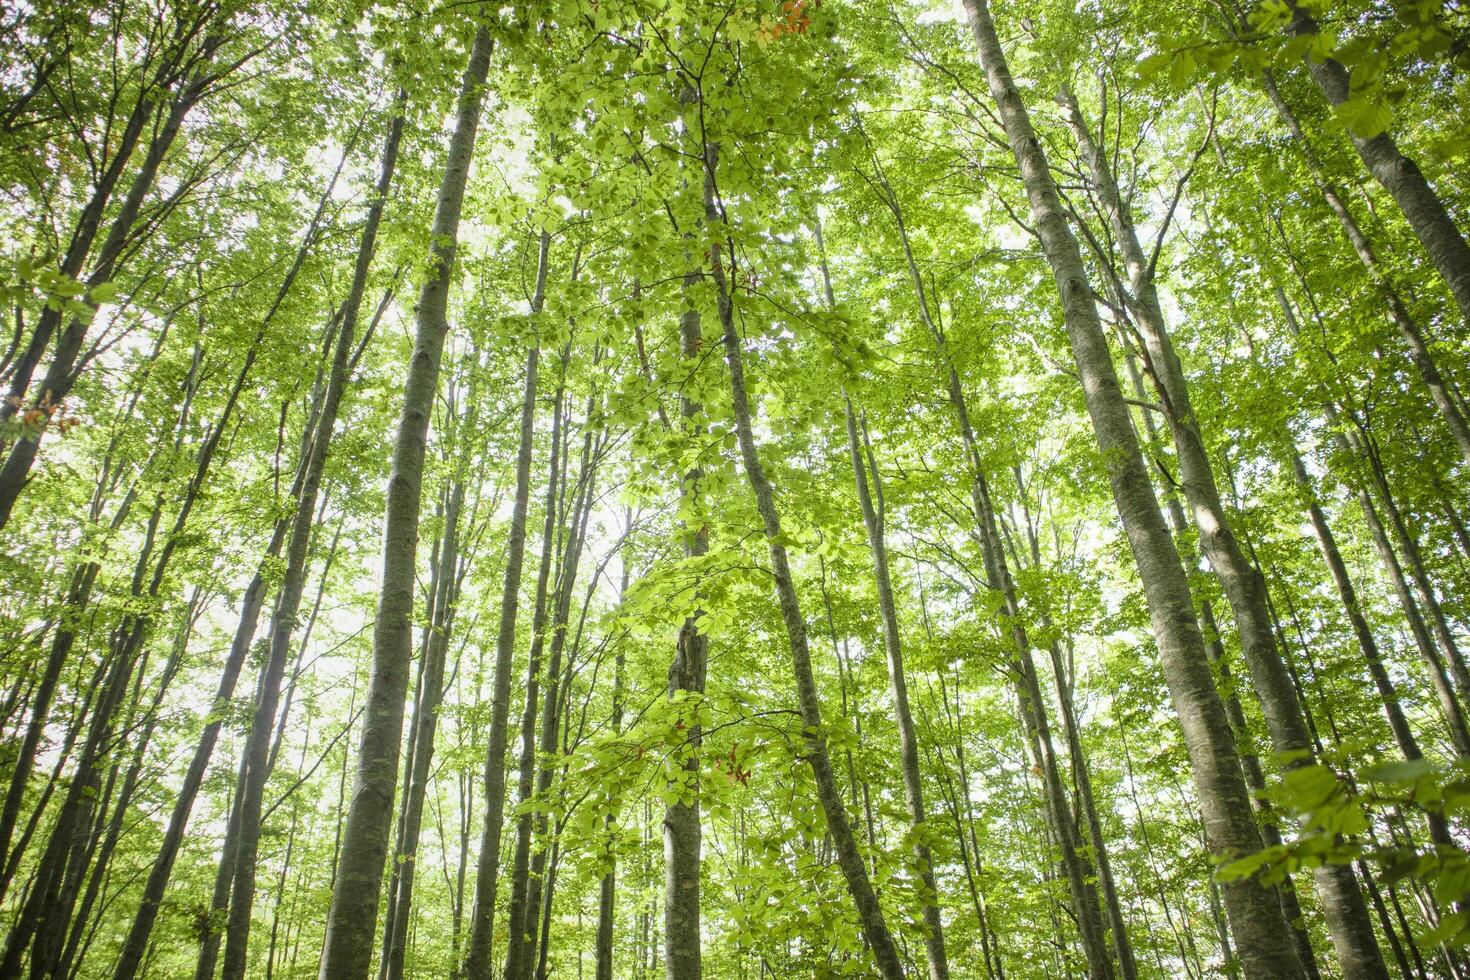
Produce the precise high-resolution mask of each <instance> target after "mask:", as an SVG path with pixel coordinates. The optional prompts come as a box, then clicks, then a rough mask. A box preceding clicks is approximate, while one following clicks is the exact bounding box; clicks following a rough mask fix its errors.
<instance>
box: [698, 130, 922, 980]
mask: <svg viewBox="0 0 1470 980" xmlns="http://www.w3.org/2000/svg"><path fill="white" fill-rule="evenodd" d="M716 152H717V144H709V145H707V146H706V151H705V199H706V208H707V213H708V212H713V213H715V214H716V215H719V210H718V204H717V195H716V190H715V188H716V182H715V154H716ZM719 217H720V223H721V224H723V215H719ZM711 224H712V225H713V222H711ZM723 249H724V245H723V244H722V243H715V244H714V245H713V246H712V247H711V249H710V265H711V275H712V278H713V280H714V286H715V302H716V306H717V308H718V310H719V315H720V325H721V327H722V328H723V337H724V347H725V363H726V365H727V366H728V367H729V369H730V396H731V400H732V403H733V410H734V414H735V429H736V437H737V440H738V442H739V445H740V456H741V460H742V462H743V463H744V466H745V475H746V478H747V480H748V481H749V483H750V487H751V491H752V492H753V493H754V494H755V498H756V507H757V509H758V510H759V512H760V515H761V526H762V528H763V530H764V531H765V537H766V544H767V546H768V548H769V550H770V555H771V574H772V577H773V578H774V579H775V583H776V595H777V599H778V602H779V604H780V607H781V619H782V621H783V622H784V623H785V626H786V637H787V640H788V641H789V643H790V646H791V663H792V670H793V672H794V673H795V675H796V696H797V702H798V704H799V706H800V711H801V717H802V722H803V724H804V725H805V727H806V732H805V739H806V753H805V754H806V760H807V763H808V765H810V766H811V770H812V777H813V780H814V781H815V782H816V788H817V800H818V802H819V803H820V804H821V807H822V813H823V815H824V816H825V817H826V820H827V832H828V834H830V835H831V837H832V843H833V845H834V847H835V849H836V852H837V864H838V867H839V868H840V869H841V870H842V875H843V878H844V879H845V880H846V882H847V889H848V892H849V894H851V896H852V899H853V904H854V905H855V906H856V908H857V913H858V919H859V922H860V923H861V926H862V931H863V935H864V937H865V938H866V939H867V942H868V946H869V948H870V949H871V951H872V954H873V959H874V961H875V962H876V965H877V967H878V971H879V973H880V974H881V975H882V976H883V977H884V980H901V978H902V977H903V976H904V970H903V962H902V961H901V960H900V959H899V954H898V947H897V946H896V945H895V943H894V941H893V935H892V933H890V932H889V931H888V923H887V922H886V921H885V919H884V917H883V910H882V908H881V907H880V906H879V905H878V895H877V893H876V892H875V891H874V890H873V884H872V882H871V881H870V880H869V878H868V870H867V867H866V866H865V865H864V864H863V858H862V854H861V853H860V852H859V851H858V848H857V840H856V838H855V837H854V836H853V832H852V825H851V823H850V822H849V820H848V815H847V807H846V805H845V804H844V803H843V802H842V792H841V790H839V789H838V787H837V779H836V777H835V776H834V774H833V772H832V760H831V756H830V755H829V754H828V751H827V738H826V735H825V732H824V727H823V723H822V707H821V700H820V698H819V697H818V695H817V682H816V678H815V677H814V676H813V674H812V663H811V650H810V647H809V646H808V643H807V635H806V620H805V619H803V618H802V613H801V602H800V600H799V598H798V597H797V594H796V583H795V581H794V580H793V579H792V577H791V565H790V562H789V561H788V559H787V555H786V546H785V545H784V544H783V543H782V540H783V539H782V535H781V516H780V513H779V512H778V511H777V510H776V502H775V496H774V493H773V491H772V488H771V481H770V478H769V477H767V476H766V471H765V467H763V466H762V465H761V460H760V453H759V450H758V449H757V448H756V443H755V434H754V432H753V429H752V426H751V411H750V398H749V396H748V394H747V393H746V387H745V365H744V359H743V357H742V354H741V350H740V337H739V335H738V334H737V333H736V330H735V313H734V308H733V305H732V300H731V296H730V284H729V282H728V281H727V279H726V275H725V268H724V264H723V259H722V255H721V253H722V251H723Z"/></svg>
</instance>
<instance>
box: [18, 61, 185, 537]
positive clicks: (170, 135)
mask: <svg viewBox="0 0 1470 980" xmlns="http://www.w3.org/2000/svg"><path fill="white" fill-rule="evenodd" d="M207 87H208V78H207V76H205V75H203V74H202V73H201V74H197V75H195V76H194V77H192V78H191V79H190V80H189V81H188V82H186V83H185V85H184V87H183V90H182V91H181V92H180V93H179V94H178V95H177V96H175V97H174V100H173V102H172V103H170V105H169V110H168V112H167V113H166V114H165V116H164V119H163V120H162V122H161V125H160V126H159V130H158V133H157V135H156V136H154V138H153V141H152V142H151V143H150V144H149V147H148V152H147V154H146V155H145V157H144V160H143V163H142V165H141V166H140V167H139V169H138V172H137V173H136V174H134V175H133V180H132V183H131V185H130V186H129V187H128V192H127V194H126V195H124V197H123V201H122V205H121V206H120V207H119V208H118V213H117V215H116V216H115V217H114V218H113V219H112V224H111V225H110V226H109V227H108V230H107V237H106V239H105V240H104V241H103V243H102V248H101V251H100V252H99V253H98V259H97V263H96V265H95V266H94V267H93V269H92V271H91V273H89V274H88V276H87V280H86V285H87V290H88V297H89V298H88V299H86V300H85V308H86V312H85V313H84V314H82V315H78V316H73V317H72V318H71V319H70V320H69V321H68V322H67V326H66V329H65V330H63V331H62V332H61V335H60V336H59V337H58V338H57V339H56V350H55V352H54V353H53V354H52V355H51V363H50V364H48V365H47V366H46V373H45V374H44V375H43V376H42V378H41V383H40V389H39V390H40V397H39V398H37V399H36V405H38V406H41V407H43V408H44V409H45V410H46V411H47V417H49V415H50V413H51V412H54V411H55V410H56V409H57V408H58V407H59V406H60V404H61V402H62V401H63V400H64V399H65V398H66V397H67V395H69V394H71V389H72V386H73V385H74V384H76V381H77V375H78V371H79V369H78V367H77V358H78V357H80V356H81V353H82V345H83V343H84V342H85V340H86V337H87V332H88V329H89V328H90V326H91V323H92V317H93V316H94V315H95V314H96V312H97V305H98V304H96V303H95V302H93V301H92V300H91V299H90V294H91V290H93V289H96V288H97V287H98V286H101V285H102V284H103V283H107V282H111V281H112V277H113V276H114V275H115V274H116V273H117V268H118V263H119V262H120V261H121V259H122V257H123V253H124V251H125V250H126V248H127V246H128V245H129V244H130V243H131V241H132V238H133V231H134V225H135V224H136V222H137V220H138V215H139V212H141V211H142V209H143V202H144V201H145V200H146V199H147V197H148V194H149V193H150V192H151V191H152V189H153V185H154V183H155V182H156V181H157V179H158V172H159V170H160V169H161V168H162V166H163V160H164V157H165V156H167V154H168V151H169V149H170V147H171V146H172V145H173V142H174V139H175V138H176V137H177V136H178V134H179V130H180V129H181V128H182V126H183V124H184V117H185V116H187V115H188V113H189V110H190V109H192V108H193V107H194V105H195V104H196V103H197V102H198V101H199V100H200V99H201V98H202V97H203V96H204V92H205V90H206V88H207ZM50 315H52V314H48V316H50ZM45 322H46V317H43V318H42V323H41V324H38V328H39V327H42V326H44V324H45ZM45 431H46V430H45V426H44V425H43V426H42V427H41V428H39V429H38V430H37V431H35V432H32V433H30V434H28V435H26V436H25V437H23V438H20V439H17V440H16V441H15V443H14V444H13V445H11V447H10V452H9V453H8V454H6V456H5V461H4V463H0V528H3V527H4V526H5V524H6V523H7V522H8V521H9V520H10V514H11V511H12V510H13V509H14V508H15V503H16V501H17V500H18V499H19V498H20V495H21V493H22V492H23V491H24V490H25V488H26V486H27V484H28V483H29V482H30V472H31V467H32V465H34V464H35V462H36V454H37V452H38V451H39V450H40V447H41V438H42V436H43V435H44V433H45Z"/></svg>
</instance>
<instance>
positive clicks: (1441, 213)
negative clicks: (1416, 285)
mask: <svg viewBox="0 0 1470 980" xmlns="http://www.w3.org/2000/svg"><path fill="white" fill-rule="evenodd" d="M1287 4H1288V6H1290V7H1291V12H1292V17H1291V25H1290V27H1289V28H1288V30H1289V31H1290V32H1291V33H1292V34H1295V35H1297V36H1298V37H1307V36H1311V35H1314V34H1317V33H1318V30H1319V28H1318V25H1317V21H1316V20H1315V19H1313V18H1312V16H1311V15H1310V14H1309V13H1307V11H1306V10H1305V9H1304V8H1303V7H1301V6H1300V5H1299V4H1298V3H1297V0H1287ZM1303 61H1304V62H1305V63H1306V66H1307V71H1308V72H1309V73H1310V74H1311V76H1312V80H1313V81H1314V82H1316V83H1317V88H1319V89H1320V90H1321V91H1322V94H1323V96H1325V97H1326V99H1327V101H1328V102H1329V103H1331V104H1332V105H1333V107H1334V108H1335V107H1337V106H1340V105H1342V104H1343V103H1345V102H1347V101H1348V99H1350V98H1351V97H1352V87H1351V84H1350V80H1349V78H1348V70H1347V69H1346V68H1345V67H1343V65H1342V64H1341V62H1338V61H1337V60H1336V59H1333V58H1323V59H1322V60H1320V61H1318V60H1317V59H1315V58H1312V57H1304V58H1303ZM1350 132H1351V131H1350ZM1351 135H1352V140H1353V146H1354V147H1355V148H1356V149H1357V151H1358V156H1359V157H1360V158H1362V161H1363V164H1364V166H1366V167H1367V168H1368V172H1369V173H1371V174H1372V175H1373V179H1374V180H1376V181H1378V183H1379V184H1380V185H1381V186H1382V187H1383V189H1384V190H1386V191H1388V193H1389V196H1391V197H1392V198H1393V199H1394V202H1395V203H1396V204H1397V205H1398V206H1399V210H1400V211H1402V212H1403V215H1404V218H1405V220H1407V221H1408V222H1409V227H1410V228H1412V229H1413V230H1414V234H1415V235H1416V236H1418V238H1419V241H1420V243H1421V244H1422V245H1423V246H1424V251H1425V252H1426V253H1427V254H1428V256H1429V261H1430V263H1431V264H1432V265H1433V266H1434V268H1435V269H1436V270H1438V272H1439V274H1440V275H1441V276H1442V277H1443V278H1444V281H1445V284H1446V285H1447V286H1449V290H1450V295H1451V296H1453V297H1454V299H1455V303H1456V305H1458V306H1459V308H1460V316H1461V317H1462V318H1463V319H1464V320H1465V321H1466V323H1467V324H1470V244H1467V243H1466V241H1465V236H1464V235H1463V234H1461V233H1460V229H1459V228H1458V227H1456V225H1455V220H1454V218H1452V217H1451V216H1450V213H1449V211H1448V210H1446V209H1445V205H1444V202H1443V201H1442V200H1440V198H1439V195H1438V194H1436V193H1435V192H1434V188H1433V187H1431V186H1430V185H1429V181H1428V179H1427V178H1425V176H1424V172H1423V171H1422V170H1420V169H1419V165H1418V164H1417V163H1415V162H1414V161H1413V160H1412V159H1410V158H1409V157H1408V156H1405V155H1404V152H1403V151H1402V150H1400V149H1399V147H1398V144H1397V143H1396V142H1394V139H1393V137H1392V136H1390V135H1389V134H1388V133H1387V132H1382V133H1379V134H1378V135H1376V136H1369V137H1363V136H1359V135H1357V134H1356V133H1352V134H1351Z"/></svg>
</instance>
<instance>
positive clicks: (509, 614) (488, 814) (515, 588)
mask: <svg viewBox="0 0 1470 980" xmlns="http://www.w3.org/2000/svg"><path fill="white" fill-rule="evenodd" d="M550 249H551V236H550V235H549V234H547V233H546V232H544V231H543V232H542V233H541V237H540V242H539V247H538V250H537V260H536V288H535V292H534V294H533V295H532V298H531V312H532V313H539V312H540V311H541V308H542V306H543V305H544V303H545V300H546V274H547V261H548V259H549V257H550ZM540 356H541V348H540V346H539V342H538V341H534V340H533V341H532V343H531V347H530V349H529V350H528V351H527V352H526V371H525V374H526V381H525V393H524V395H523V396H522V399H521V420H520V421H521V425H520V440H519V443H518V448H517V449H516V490H515V502H514V503H513V504H512V506H511V515H510V531H509V535H508V537H507V539H506V544H505V581H504V583H503V586H502V588H501V593H500V625H499V627H498V629H497V632H496V636H495V686H494V688H493V690H492V693H491V701H490V734H489V738H488V739H487V742H488V744H487V746H486V749H485V777H484V784H485V826H484V830H483V833H482V834H481V837H480V855H479V858H478V859H477V861H476V865H475V868H476V877H475V905H474V911H473V913H472V914H471V927H470V942H469V950H468V953H467V955H466V958H465V964H464V973H465V977H466V980H488V978H489V976H490V969H491V962H492V961H491V955H490V952H491V951H490V944H491V939H492V930H493V928H494V924H495V895H496V891H497V885H498V884H499V879H500V833H501V831H502V830H503V829H504V824H505V753H506V750H507V749H508V748H509V747H510V745H509V743H510V693H511V673H512V668H513V661H514V657H515V645H516V613H517V611H518V610H519V609H520V603H521V573H522V570H523V568H524V566H525V559H526V515H527V513H528V512H529V510H530V507H531V453H532V450H533V448H534V436H535V422H536V384H537V372H538V367H539V364H540Z"/></svg>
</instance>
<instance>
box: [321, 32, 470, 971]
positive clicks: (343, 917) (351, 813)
mask: <svg viewBox="0 0 1470 980" xmlns="http://www.w3.org/2000/svg"><path fill="white" fill-rule="evenodd" d="M493 46H494V44H493V42H492V41H491V39H490V34H489V32H488V31H487V30H486V29H485V28H484V27H480V28H478V29H477V30H476V31H475V39H474V43H473V45H472V47H471V48H470V59H469V65H468V67H467V68H466V69H465V73H464V80H463V83H462V87H461V90H460V93H459V104H458V106H457V108H456V113H455V127H454V135H453V136H452V137H450V141H449V150H448V154H447V156H446V159H445V164H444V178H443V181H442V182H441V184H440V187H439V200H438V204H437V206H436V208H435V211H434V224H433V229H432V232H431V238H430V246H429V269H430V274H429V276H428V277H427V278H426V279H425V280H424V285H423V288H422V289H421V290H420V292H419V302H418V311H417V314H416V326H415V337H414V352H413V359H412V361H411V362H410V365H409V371H408V380H407V383H406V384H405V386H404V392H403V412H402V415H400V416H399V420H398V432H397V436H396V438H395V442H394V446H393V472H392V475H391V476H390V477H389V479H388V494H387V496H388V502H387V508H386V511H387V516H386V519H385V526H384V531H383V541H384V543H383V583H382V589H381V592H380V593H379V597H378V614H377V619H376V620H375V622H374V626H373V672H372V682H371V684H370V685H369V687H368V693H367V699H366V702H365V710H364V712H363V722H362V740H361V743H360V744H359V748H358V761H357V776H356V779H355V782H354V786H353V791H352V804H351V806H350V807H349V809H348V812H347V825H346V827H345V828H344V830H343V833H342V853H341V855H340V857H339V859H338V865H337V876H336V877H337V880H336V882H335V884H334V886H333V890H332V906H331V911H330V913H329V914H328V917H327V931H326V947H325V949H324V950H323V952H322V962H321V973H320V975H321V977H322V980H357V978H365V977H366V976H367V974H368V969H369V965H370V963H371V960H372V954H373V943H374V939H375V936H376V933H377V919H378V898H379V895H380V892H381V891H382V884H383V864H384V861H385V860H386V858H387V852H388V833H389V828H390V825H391V824H392V821H393V794H394V789H395V786H396V784H397V782H398V756H399V751H400V745H399V743H400V741H401V740H402V735H403V710H404V699H405V697H406V696H407V689H408V665H409V659H410V657H411V656H412V647H413V595H414V573H415V570H416V568H415V566H416V562H415V556H416V555H417V553H418V526H419V502H420V495H421V490H422V482H423V469H424V451H425V442H426V439H427V434H428V427H429V415H430V413H431V411H432V410H433V402H434V394H435V392H436V390H437V389H438V380H439V361H440V359H441V357H442V354H443V350H444V336H445V334H446V333H447V332H448V330H449V322H448V318H447V305H448V300H449V290H450V285H451V283H452V281H453V269H454V258H455V250H456V245H457V241H458V236H459V217H460V211H461V209H462V207H463V204H464V196H465V186H466V184H467V183H468V178H469V169H470V160H471V157H472V156H473V151H474V144H475V131H476V129H477V128H478V126H479V122H480V108H481V105H482V104H483V102H484V85H485V79H486V77H487V75H488V73H489V69H490V52H491V49H492V48H493Z"/></svg>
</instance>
